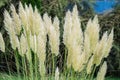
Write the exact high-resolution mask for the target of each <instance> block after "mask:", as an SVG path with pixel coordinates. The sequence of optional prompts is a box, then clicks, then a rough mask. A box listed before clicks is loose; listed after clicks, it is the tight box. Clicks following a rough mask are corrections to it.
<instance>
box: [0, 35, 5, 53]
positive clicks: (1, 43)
mask: <svg viewBox="0 0 120 80" xmlns="http://www.w3.org/2000/svg"><path fill="white" fill-rule="evenodd" d="M0 50H1V51H3V52H5V43H4V40H3V37H2V34H1V33H0Z"/></svg>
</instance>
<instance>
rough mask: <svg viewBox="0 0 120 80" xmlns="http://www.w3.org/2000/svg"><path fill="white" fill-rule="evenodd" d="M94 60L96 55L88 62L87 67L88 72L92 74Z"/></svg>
mask: <svg viewBox="0 0 120 80" xmlns="http://www.w3.org/2000/svg"><path fill="white" fill-rule="evenodd" d="M93 61H94V57H93V56H92V57H91V58H90V60H89V62H88V64H87V68H86V71H87V74H90V73H91V71H92V66H93V64H94V63H93Z"/></svg>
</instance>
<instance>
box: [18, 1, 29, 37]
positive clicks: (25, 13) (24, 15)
mask: <svg viewBox="0 0 120 80" xmlns="http://www.w3.org/2000/svg"><path fill="white" fill-rule="evenodd" d="M19 16H20V19H21V24H22V27H23V29H24V32H25V35H29V34H30V28H29V26H30V24H29V18H28V17H29V9H28V6H27V5H25V9H24V8H23V6H22V3H21V2H20V3H19Z"/></svg>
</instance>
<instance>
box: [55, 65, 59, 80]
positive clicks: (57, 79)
mask: <svg viewBox="0 0 120 80" xmlns="http://www.w3.org/2000/svg"><path fill="white" fill-rule="evenodd" d="M55 80H59V69H58V67H57V68H56V70H55Z"/></svg>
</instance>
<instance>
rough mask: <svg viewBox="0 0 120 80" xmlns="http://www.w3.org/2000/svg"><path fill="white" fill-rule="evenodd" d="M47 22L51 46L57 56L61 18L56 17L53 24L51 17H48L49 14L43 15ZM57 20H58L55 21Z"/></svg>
mask: <svg viewBox="0 0 120 80" xmlns="http://www.w3.org/2000/svg"><path fill="white" fill-rule="evenodd" d="M43 19H44V22H45V27H46V29H47V33H48V36H49V43H50V46H51V51H52V53H54V54H55V55H56V56H57V55H58V54H59V42H60V41H59V36H60V35H59V20H58V19H57V18H56V19H54V22H53V24H52V21H51V19H50V18H49V17H48V15H47V14H45V15H44V17H43ZM55 20H56V21H55Z"/></svg>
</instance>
